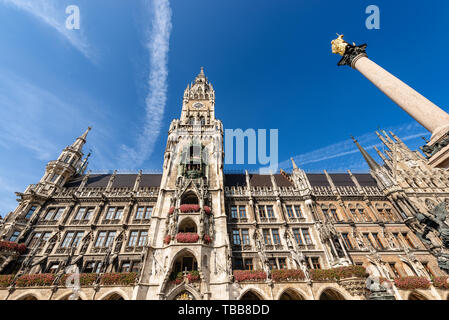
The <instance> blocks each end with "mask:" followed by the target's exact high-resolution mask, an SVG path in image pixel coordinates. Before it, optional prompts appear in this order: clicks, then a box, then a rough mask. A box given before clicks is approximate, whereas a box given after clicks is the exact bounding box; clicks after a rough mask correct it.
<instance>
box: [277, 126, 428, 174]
mask: <svg viewBox="0 0 449 320" xmlns="http://www.w3.org/2000/svg"><path fill="white" fill-rule="evenodd" d="M386 131H387V132H388V131H392V132H393V133H395V134H396V135H397V136H398V137H400V138H401V140H402V141H409V140H412V139H415V138H418V137H421V136H427V135H428V132H426V131H425V130H424V129H423V128H422V127H421V126H420V125H419V124H418V123H416V122H412V123H408V124H405V125H399V126H396V127H391V128H386ZM356 138H357V140H358V141H359V142H360V144H361V145H362V147H363V148H364V149H365V150H367V151H370V150H372V149H374V147H378V148H381V147H382V146H383V144H382V142H381V141H380V140H379V138H378V137H377V135H376V134H375V133H374V132H369V133H365V134H363V135H361V136H357V137H356ZM423 144H424V141H423ZM358 153H359V150H358V149H357V147H356V146H355V144H354V142H353V141H352V139H349V138H348V139H347V140H344V141H339V142H336V143H334V144H332V145H329V146H326V147H323V148H319V149H316V150H313V151H310V152H307V153H303V154H300V155H296V156H294V157H293V159H294V160H295V163H296V164H297V165H298V166H299V167H301V166H305V165H310V164H313V163H318V162H321V163H324V164H329V166H330V167H331V168H332V169H331V170H337V171H342V170H341V169H342V168H343V167H344V166H346V168H345V169H352V170H358V169H360V168H363V167H366V164H365V162H364V160H363V158H362V157H361V155H360V157H357V158H356V157H352V156H354V155H355V154H358ZM329 161H331V162H332V163H330V162H329ZM279 167H280V168H284V169H290V168H292V163H291V161H290V160H285V161H282V162H281V163H280V164H279ZM323 169H326V168H325V167H324V166H323Z"/></svg>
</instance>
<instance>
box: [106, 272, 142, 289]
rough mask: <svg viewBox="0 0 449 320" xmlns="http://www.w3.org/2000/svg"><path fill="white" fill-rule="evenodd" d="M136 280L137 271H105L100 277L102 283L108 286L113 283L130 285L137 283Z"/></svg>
mask: <svg viewBox="0 0 449 320" xmlns="http://www.w3.org/2000/svg"><path fill="white" fill-rule="evenodd" d="M136 280H137V273H136V272H123V273H105V274H104V275H103V276H102V277H101V279H100V284H102V285H106V286H111V285H123V286H129V285H133V284H135V283H136Z"/></svg>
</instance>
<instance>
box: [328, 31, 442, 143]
mask: <svg viewBox="0 0 449 320" xmlns="http://www.w3.org/2000/svg"><path fill="white" fill-rule="evenodd" d="M366 46H367V45H366V44H363V45H360V46H356V45H351V44H349V43H347V42H346V41H344V40H343V36H342V35H340V36H339V37H338V38H337V39H336V40H334V41H332V52H333V53H337V54H340V55H341V56H343V58H342V59H341V61H340V62H339V63H338V65H339V66H342V65H348V66H351V67H352V68H354V69H356V70H358V71H359V72H360V73H362V74H363V75H364V76H365V77H366V78H367V79H368V80H370V81H371V82H372V83H373V84H374V85H375V86H376V87H377V88H379V89H380V90H381V91H382V92H383V93H385V94H386V95H387V96H388V97H389V98H390V99H391V100H393V102H395V103H396V104H397V105H399V106H400V107H401V108H402V109H403V110H404V111H405V112H407V113H408V114H409V115H410V116H411V117H412V118H414V119H415V120H416V121H418V122H419V123H420V124H421V125H422V126H423V127H424V128H426V129H427V130H429V131H430V132H431V133H432V139H431V140H432V141H436V140H438V139H439V138H440V137H441V136H442V135H444V134H446V133H447V131H448V130H449V114H448V113H446V112H445V111H443V110H442V109H441V108H439V107H438V106H436V105H435V104H434V103H432V102H431V101H429V100H428V99H426V98H425V97H423V96H422V95H421V94H419V93H418V92H416V91H415V90H414V89H412V88H411V87H409V86H408V85H406V84H405V83H404V82H402V81H401V80H399V79H398V78H396V77H395V76H393V75H392V74H391V73H389V72H388V71H386V70H385V69H383V68H382V67H380V66H379V65H377V64H376V63H374V62H373V61H371V60H370V59H368V56H367V54H366V52H365V49H366ZM432 141H431V144H432Z"/></svg>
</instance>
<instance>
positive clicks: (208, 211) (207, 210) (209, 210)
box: [204, 206, 212, 214]
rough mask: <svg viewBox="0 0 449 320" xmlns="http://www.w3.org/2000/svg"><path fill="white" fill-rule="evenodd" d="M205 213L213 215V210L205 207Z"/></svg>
mask: <svg viewBox="0 0 449 320" xmlns="http://www.w3.org/2000/svg"><path fill="white" fill-rule="evenodd" d="M204 212H206V213H207V214H211V213H212V209H211V208H210V207H209V206H204Z"/></svg>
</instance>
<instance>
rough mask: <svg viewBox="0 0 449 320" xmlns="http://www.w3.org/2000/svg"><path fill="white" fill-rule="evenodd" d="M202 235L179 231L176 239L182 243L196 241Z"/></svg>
mask: <svg viewBox="0 0 449 320" xmlns="http://www.w3.org/2000/svg"><path fill="white" fill-rule="evenodd" d="M199 238H200V236H199V235H198V234H196V233H190V232H188V233H182V232H181V233H178V234H177V235H176V241H178V242H181V243H195V242H197V241H198V239H199Z"/></svg>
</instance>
